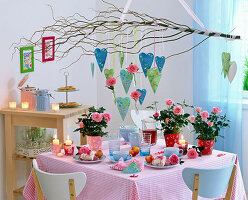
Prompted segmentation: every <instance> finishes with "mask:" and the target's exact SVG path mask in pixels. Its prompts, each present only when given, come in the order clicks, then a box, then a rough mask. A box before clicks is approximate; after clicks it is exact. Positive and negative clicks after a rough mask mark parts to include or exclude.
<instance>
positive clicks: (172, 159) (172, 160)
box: [169, 154, 179, 165]
mask: <svg viewBox="0 0 248 200" xmlns="http://www.w3.org/2000/svg"><path fill="white" fill-rule="evenodd" d="M169 160H170V163H171V164H172V165H176V164H177V163H178V162H179V158H178V156H177V155H176V154H172V155H171V156H170V157H169Z"/></svg>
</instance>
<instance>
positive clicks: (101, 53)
mask: <svg viewBox="0 0 248 200" xmlns="http://www.w3.org/2000/svg"><path fill="white" fill-rule="evenodd" d="M95 56H96V61H97V63H98V66H99V68H100V70H101V72H102V70H103V68H104V65H105V61H106V58H107V50H106V49H104V48H103V49H99V48H97V49H95Z"/></svg>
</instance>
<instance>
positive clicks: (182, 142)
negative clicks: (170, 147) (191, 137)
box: [179, 135, 185, 144]
mask: <svg viewBox="0 0 248 200" xmlns="http://www.w3.org/2000/svg"><path fill="white" fill-rule="evenodd" d="M179 144H185V140H184V138H183V135H181V139H180V140H179Z"/></svg>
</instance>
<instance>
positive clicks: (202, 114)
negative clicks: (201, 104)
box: [200, 110, 209, 122]
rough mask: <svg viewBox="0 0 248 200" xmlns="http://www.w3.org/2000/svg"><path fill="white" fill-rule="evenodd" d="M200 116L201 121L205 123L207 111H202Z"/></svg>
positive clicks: (207, 115)
mask: <svg viewBox="0 0 248 200" xmlns="http://www.w3.org/2000/svg"><path fill="white" fill-rule="evenodd" d="M200 115H201V117H202V121H204V122H205V121H207V118H208V117H209V113H208V111H206V110H205V111H203V112H201V113H200Z"/></svg>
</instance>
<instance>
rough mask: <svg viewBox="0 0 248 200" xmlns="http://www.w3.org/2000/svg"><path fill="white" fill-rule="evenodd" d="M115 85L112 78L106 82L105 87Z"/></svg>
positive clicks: (114, 80)
mask: <svg viewBox="0 0 248 200" xmlns="http://www.w3.org/2000/svg"><path fill="white" fill-rule="evenodd" d="M115 84H116V79H115V78H114V77H111V78H108V79H107V80H106V85H107V86H114V85H115Z"/></svg>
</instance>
